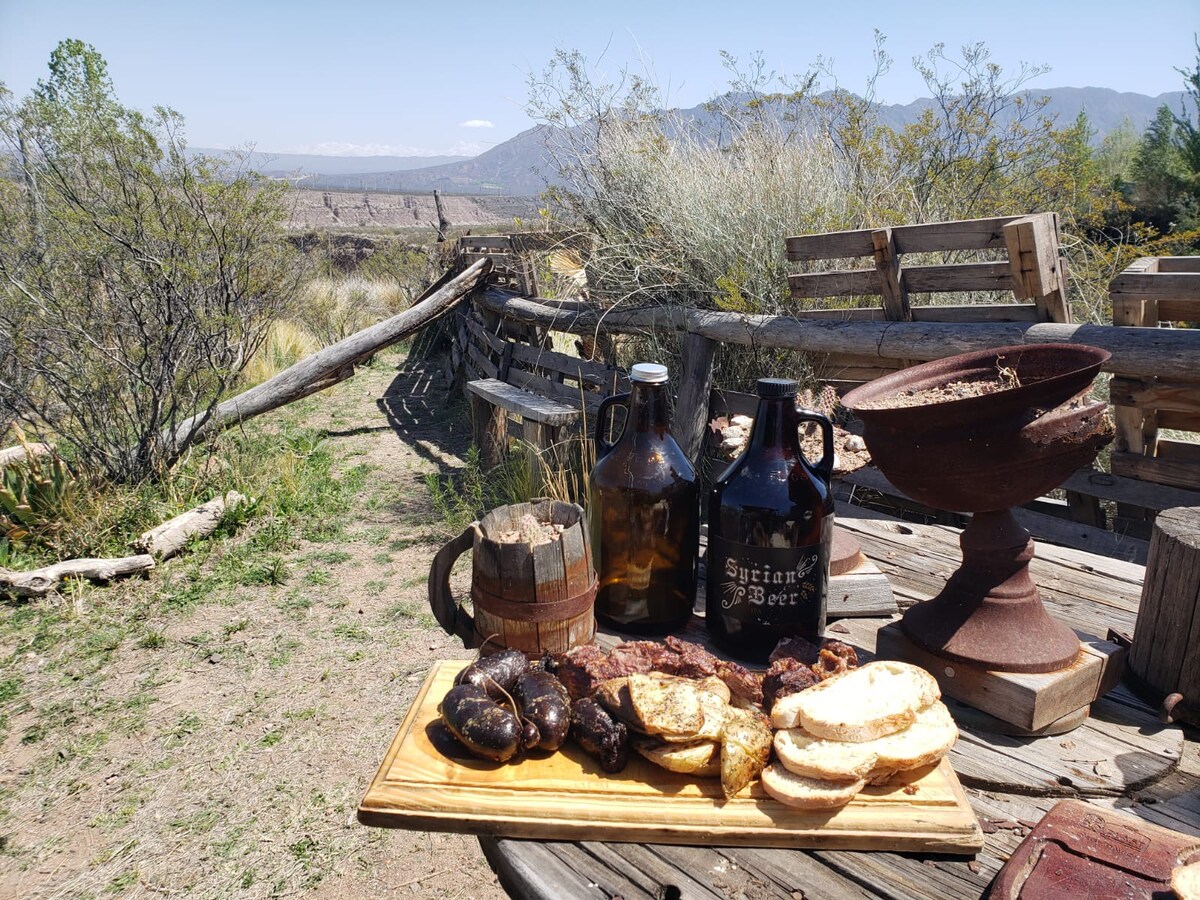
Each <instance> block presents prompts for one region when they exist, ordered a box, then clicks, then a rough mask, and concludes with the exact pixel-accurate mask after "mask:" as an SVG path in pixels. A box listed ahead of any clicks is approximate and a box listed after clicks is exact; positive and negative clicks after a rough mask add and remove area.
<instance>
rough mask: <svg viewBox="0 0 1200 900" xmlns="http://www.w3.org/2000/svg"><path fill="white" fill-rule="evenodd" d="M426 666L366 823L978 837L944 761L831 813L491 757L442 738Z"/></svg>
mask: <svg viewBox="0 0 1200 900" xmlns="http://www.w3.org/2000/svg"><path fill="white" fill-rule="evenodd" d="M462 665H463V663H462V662H461V661H443V662H440V663H437V664H435V666H434V668H433V670H432V671H431V672H430V675H429V677H428V679H427V680H426V682H425V684H424V686H423V687H422V688H421V690H420V692H419V693H418V695H417V698H416V699H415V700H414V702H413V705H412V707H411V709H410V710H409V712H408V715H407V716H406V717H405V720H404V722H403V724H402V725H401V726H400V730H399V731H398V733H397V735H396V738H395V740H393V742H392V745H391V747H390V749H389V750H388V753H387V756H386V757H385V758H384V761H383V764H382V765H381V766H380V768H379V771H378V773H377V774H376V776H375V778H374V780H373V781H372V783H371V786H370V788H369V789H368V790H367V793H366V796H365V797H364V798H363V800H362V803H361V804H360V806H359V809H358V818H359V821H360V822H362V823H363V824H365V825H375V826H384V827H398V828H412V829H420V830H432V831H453V832H461V833H467V834H480V835H505V836H508V837H524V838H552V839H558V840H579V841H591V840H603V841H621V842H635V843H640V842H654V843H660V844H701V845H703V844H716V845H724V846H758V847H791V848H796V847H810V848H829V849H843V850H854V849H856V850H906V851H914V850H923V851H930V852H937V853H955V854H971V853H974V852H976V851H978V850H979V849H980V848H981V847H982V846H983V833H982V831H981V830H980V828H979V824H978V822H977V821H976V819H975V814H974V813H973V812H971V808H970V805H969V804H968V802H967V799H966V795H965V794H964V792H963V789H962V786H961V785H960V784H959V782H958V778H957V777H956V776H955V774H954V770H953V769H952V768H951V767H950V765H949V763H948V762H947V761H946V760H943V761H942V762H941V763H940V764H939V765H937V766H934V767H929V768H926V769H922V770H918V771H916V772H913V773H909V775H908V776H906V777H905V778H904V779H903V780H902V781H900V780H898V781H897V782H896V783H894V784H890V785H886V786H881V787H873V788H868V789H866V790H864V791H862V792H861V793H860V794H859V795H858V797H856V798H855V799H854V800H853V801H851V802H850V803H849V804H848V805H847V806H845V807H843V808H842V809H840V810H834V811H828V810H826V811H806V810H800V809H794V808H792V807H787V806H784V805H782V804H780V803H777V802H776V801H774V800H772V799H771V798H770V797H768V796H767V795H766V794H765V793H764V792H763V791H762V789H761V787H760V786H759V784H758V782H757V781H756V782H754V783H753V784H751V785H750V787H748V788H747V789H746V790H745V791H743V792H742V793H741V794H739V795H738V796H737V797H735V798H733V799H732V800H728V801H726V800H725V799H724V798H723V797H722V796H721V786H720V781H719V780H718V779H702V778H700V779H698V778H689V777H687V776H682V775H676V774H673V773H670V772H667V771H665V770H663V769H660V768H658V767H657V766H654V765H652V764H651V763H649V762H646V761H645V760H642V759H640V758H633V759H631V760H630V763H629V766H628V767H627V768H626V769H625V771H624V772H622V773H620V774H618V775H606V774H605V773H603V772H601V771H600V769H599V767H598V766H597V765H596V764H595V762H594V760H592V759H591V758H590V757H588V756H587V755H585V754H584V753H582V752H581V751H580V750H579V749H578V748H577V747H575V746H574V745H573V744H567V745H566V746H564V748H563V749H562V750H560V751H559V752H558V753H554V754H551V755H549V756H545V757H542V758H528V759H525V760H523V761H521V762H519V763H509V764H495V763H490V762H487V761H484V760H479V759H476V758H474V757H472V756H470V755H469V754H467V753H466V751H464V750H463V749H462V748H461V747H459V746H458V745H457V744H456V743H454V742H453V740H452V739H448V732H446V731H445V730H444V728H443V726H442V724H441V721H440V717H439V716H438V712H437V705H438V702H439V701H440V700H441V698H442V697H443V696H444V695H445V693H446V691H447V690H449V688H450V686H451V684H452V683H453V679H454V675H455V674H456V673H457V672H458V670H459V669H460V668H461V667H462Z"/></svg>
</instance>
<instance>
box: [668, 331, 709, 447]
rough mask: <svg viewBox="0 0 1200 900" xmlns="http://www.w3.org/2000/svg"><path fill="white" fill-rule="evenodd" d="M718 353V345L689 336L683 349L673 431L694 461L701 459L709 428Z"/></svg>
mask: <svg viewBox="0 0 1200 900" xmlns="http://www.w3.org/2000/svg"><path fill="white" fill-rule="evenodd" d="M716 350H717V342H716V341H713V340H709V339H708V338H706V337H701V336H700V335H698V334H685V335H684V336H683V341H682V346H681V347H680V355H681V356H682V357H683V376H682V377H681V378H680V380H679V395H678V402H677V403H676V404H675V421H674V424H673V426H672V429H671V430H672V431H673V432H674V434H675V440H676V441H678V442H679V446H680V448H681V449H682V450H683V453H684V455H685V456H686V457H687V458H688V459H690V460H693V461H694V460H695V459H696V457H697V456H699V455H700V447H701V444H702V442H703V440H704V429H705V428H707V427H708V398H709V394H710V393H711V391H712V364H713V354H714V353H716Z"/></svg>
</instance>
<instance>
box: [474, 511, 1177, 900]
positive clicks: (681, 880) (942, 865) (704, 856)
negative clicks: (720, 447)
mask: <svg viewBox="0 0 1200 900" xmlns="http://www.w3.org/2000/svg"><path fill="white" fill-rule="evenodd" d="M838 515H839V517H838V521H839V523H840V524H841V525H842V526H843V527H845V528H847V529H848V530H850V531H852V532H854V534H855V535H856V536H857V537H858V539H859V540H860V542H861V543H862V546H863V550H864V552H865V553H866V554H867V556H868V557H869V558H870V559H871V560H872V561H874V562H875V563H876V564H877V565H878V566H879V567H880V568H882V569H883V570H884V571H885V572H886V573H887V575H888V577H889V578H890V579H891V581H892V585H893V587H894V589H895V592H896V596H897V599H898V600H899V601H900V605H901V607H902V608H903V607H905V606H907V605H910V604H912V603H914V602H917V601H920V600H924V599H928V598H929V597H931V596H933V595H934V594H936V593H937V592H938V591H939V590H940V589H941V587H942V585H943V584H944V583H945V579H946V577H947V576H948V575H949V574H950V573H951V572H952V571H953V570H954V569H955V568H956V567H957V565H958V562H959V559H960V556H959V550H958V531H957V530H955V529H953V528H948V527H945V526H936V525H932V526H927V525H917V524H913V523H908V522H898V521H895V520H890V519H883V518H872V517H871V516H873V515H874V514H871V513H868V512H867V511H865V510H859V509H856V508H854V507H845V508H843V507H839V511H838ZM1142 576H1143V569H1142V567H1141V566H1138V565H1135V564H1132V563H1127V562H1120V561H1116V560H1112V559H1109V558H1107V557H1102V556H1096V555H1094V554H1090V553H1086V552H1083V551H1079V550H1069V549H1064V548H1059V547H1054V546H1050V545H1044V544H1039V545H1038V550H1037V558H1036V559H1035V560H1034V563H1033V577H1034V579H1035V580H1036V582H1037V584H1038V585H1039V587H1040V588H1041V589H1042V593H1043V596H1044V598H1045V600H1046V604H1047V607H1048V608H1049V609H1050V611H1051V612H1052V613H1054V614H1055V615H1056V616H1058V617H1059V618H1060V619H1062V620H1063V621H1065V622H1066V623H1067V624H1069V625H1071V626H1072V627H1073V628H1076V629H1078V630H1080V631H1084V632H1088V633H1090V634H1098V635H1100V636H1103V635H1105V634H1106V633H1107V631H1108V629H1109V628H1115V629H1117V630H1118V631H1122V632H1125V633H1132V632H1133V626H1134V621H1135V619H1136V613H1137V605H1138V600H1139V596H1140V592H1141V583H1142ZM887 621H888V620H884V619H844V620H842V621H840V622H836V623H833V624H832V625H831V628H830V632H831V636H832V637H837V638H839V639H842V640H848V641H849V642H851V643H854V644H857V645H859V646H860V647H862V648H864V649H866V650H868V651H870V650H873V649H874V635H875V632H876V631H877V630H878V628H879V627H880V626H881V625H883V624H886V622H887ZM697 626H699V627H702V626H700V625H699V622H698V621H696V622H693V626H692V628H691V629H689V630H694V629H695V628H696V627H697ZM610 640H611V638H610ZM960 730H961V737H960V739H959V742H958V745H957V746H956V747H955V749H954V751H953V753H952V756H951V761H952V763H953V765H954V768H955V770H956V771H957V772H958V774H959V777H960V779H961V780H962V782H963V784H964V786H965V787H966V788H967V792H968V795H969V796H970V799H971V805H972V807H973V808H974V810H975V812H976V814H977V815H978V816H979V819H980V822H981V824H982V826H983V830H984V833H985V837H986V844H985V846H984V850H983V851H982V852H981V853H980V854H979V855H978V856H976V857H975V858H974V859H964V858H961V857H948V856H946V857H939V856H930V855H916V854H899V853H891V852H874V853H869V852H857V851H855V852H851V851H840V850H837V851H835V850H814V851H805V850H767V849H752V848H726V847H687V846H672V845H659V844H647V845H643V844H623V843H608V842H567V841H561V842H559V841H530V840H516V839H509V838H492V837H485V838H480V843H481V845H482V847H483V851H484V854H485V855H486V856H487V858H488V860H489V862H490V863H491V865H492V867H493V869H495V871H496V873H497V874H498V876H499V878H500V881H501V883H502V884H503V885H504V887H505V889H506V890H507V891H508V892H509V893H510V894H511V895H512V896H514V897H531V898H545V900H563V898H576V897H579V898H597V900H601V898H614V897H621V898H623V900H637V898H654V900H663V898H687V900H692V898H706V900H717V898H721V900H730V898H753V900H759V898H787V900H798V898H807V900H813V898H819V897H830V898H853V897H887V898H895V900H914V898H930V900H949V898H978V897H980V896H981V895H982V894H983V893H984V891H985V890H986V888H987V886H988V884H989V883H990V882H991V880H992V879H993V878H994V877H995V875H996V872H997V871H998V870H999V869H1000V867H1001V866H1002V865H1003V864H1004V861H1005V860H1007V859H1008V857H1009V855H1010V854H1011V853H1012V852H1013V850H1014V849H1015V848H1016V847H1017V845H1018V844H1019V843H1020V841H1021V839H1022V838H1023V837H1024V836H1025V835H1026V834H1027V833H1028V831H1029V829H1030V828H1031V827H1032V826H1033V825H1034V824H1035V823H1036V822H1037V821H1038V819H1040V818H1041V817H1042V815H1043V813H1045V812H1046V811H1047V810H1048V809H1050V807H1051V806H1053V805H1054V804H1055V803H1056V802H1057V801H1058V800H1059V799H1061V798H1064V797H1078V798H1084V799H1087V800H1089V802H1094V803H1100V804H1104V805H1108V806H1115V807H1117V808H1120V809H1123V810H1125V811H1126V812H1129V813H1132V814H1134V815H1137V816H1139V817H1141V818H1143V819H1145V820H1147V821H1150V822H1154V823H1156V824H1159V825H1163V826H1166V827H1168V828H1173V829H1175V830H1177V831H1182V832H1184V833H1187V834H1192V835H1197V836H1198V837H1200V754H1198V753H1197V744H1196V743H1195V741H1196V734H1195V733H1194V732H1190V731H1189V732H1188V733H1186V734H1185V730H1184V729H1182V728H1180V727H1179V726H1174V725H1173V726H1165V725H1163V724H1161V723H1160V722H1159V720H1158V718H1157V716H1156V715H1155V712H1154V710H1152V709H1151V708H1150V706H1149V705H1147V704H1146V703H1144V702H1143V701H1142V700H1140V699H1139V698H1138V697H1136V696H1135V695H1134V694H1133V693H1131V692H1130V691H1129V689H1128V688H1127V687H1126V686H1124V685H1121V686H1120V687H1118V688H1117V689H1116V690H1114V691H1112V692H1111V693H1110V694H1108V695H1107V696H1106V697H1105V698H1103V699H1102V700H1101V701H1099V702H1097V703H1095V704H1094V705H1093V706H1092V714H1091V717H1090V718H1089V719H1088V721H1087V722H1086V723H1085V724H1084V725H1083V726H1081V727H1080V728H1077V729H1075V730H1074V731H1071V732H1069V733H1067V734H1063V735H1058V736H1054V737H1043V738H1037V739H1024V738H1013V737H1004V736H1000V735H996V734H992V733H988V732H983V731H976V730H973V729H972V728H971V726H970V725H967V724H963V722H962V721H960Z"/></svg>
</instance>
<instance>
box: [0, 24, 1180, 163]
mask: <svg viewBox="0 0 1200 900" xmlns="http://www.w3.org/2000/svg"><path fill="white" fill-rule="evenodd" d="M874 29H879V30H880V31H882V32H883V33H884V34H885V35H886V36H887V44H886V47H887V50H888V52H889V53H890V55H891V56H892V57H893V58H894V60H895V62H894V64H893V66H892V70H891V72H890V73H889V74H888V75H886V76H885V77H884V78H883V79H882V80H881V81H880V83H879V85H878V88H877V95H878V97H879V99H881V100H884V101H886V102H891V103H906V102H909V101H911V100H913V99H915V98H916V97H918V96H921V95H922V94H923V93H924V91H923V85H922V83H921V81H920V79H919V78H918V77H917V75H916V74H915V73H914V72H913V71H912V68H911V64H910V60H911V58H912V57H913V56H914V55H918V54H921V53H924V52H925V51H926V50H928V49H929V48H930V47H931V46H932V45H933V44H935V43H938V42H943V43H945V44H946V45H947V49H948V50H953V49H956V48H957V47H959V46H961V45H963V44H966V43H973V42H976V41H985V42H986V43H987V45H988V47H989V48H990V49H991V50H992V58H993V59H994V60H995V61H996V62H998V63H999V64H1001V65H1002V66H1004V67H1005V69H1006V70H1007V69H1014V70H1015V69H1016V68H1017V66H1018V65H1019V63H1021V62H1028V63H1033V64H1043V63H1044V64H1049V65H1050V66H1051V71H1050V72H1049V73H1048V74H1046V75H1043V76H1041V77H1040V78H1039V79H1037V80H1036V81H1035V82H1033V85H1034V86H1035V87H1042V88H1049V87H1057V86H1064V85H1065V86H1073V87H1083V86H1098V87H1110V88H1114V89H1117V90H1124V91H1136V92H1139V93H1143V94H1150V95H1157V94H1160V93H1163V92H1165V91H1174V90H1179V89H1180V88H1181V84H1182V79H1181V77H1180V76H1179V75H1178V73H1176V72H1175V71H1174V67H1178V66H1187V67H1191V66H1192V65H1193V64H1194V63H1195V57H1196V51H1195V44H1194V41H1193V35H1194V33H1195V32H1197V31H1200V0H1142V2H1138V3H1132V2H1128V0H1126V2H1119V3H1118V2H1108V0H1095V2H1086V3H1084V2H1078V3H1077V2H1060V0H1041V2H1026V0H1006V2H1004V3H1002V4H993V3H982V2H978V0H975V2H967V3H963V2H954V3H945V4H943V3H933V2H919V0H917V2H906V3H888V4H882V3H881V4H873V3H870V2H867V3H863V2H858V3H850V2H845V0H843V2H837V0H825V2H820V3H813V2H806V0H786V2H784V0H780V2H753V0H745V2H736V0H732V2H731V0H725V2H709V0H691V2H652V0H642V2H627V0H608V2H604V3H583V2H578V0H559V2H557V3H553V4H551V3H533V2H522V0H508V2H505V3H499V2H494V0H493V2H489V3H478V2H473V0H463V2H454V0H440V2H435V0H425V2H419V3H415V2H410V0H396V2H390V3H383V2H378V3H371V2H363V0H342V2H339V3H329V2H310V0H291V2H253V0H242V2H228V0H203V2H179V0H156V2H139V0H110V2H104V3H101V2H96V0H91V2H79V0H0V81H3V82H4V83H5V84H6V85H7V86H8V87H9V89H10V90H12V91H13V92H14V93H16V94H18V95H23V94H24V93H25V92H27V91H28V89H29V88H30V87H31V86H32V85H33V84H34V82H35V81H36V80H37V79H38V78H39V77H42V76H43V75H44V74H45V67H46V61H47V59H48V58H49V55H50V51H51V50H52V49H53V47H54V46H55V44H57V42H58V41H59V40H62V39H64V38H68V37H77V38H80V39H82V40H85V41H87V42H89V43H91V44H93V45H95V46H96V47H97V49H99V50H100V52H101V53H102V54H103V55H104V57H105V58H106V59H107V60H108V63H109V69H110V72H111V74H112V76H113V80H114V82H115V84H116V88H117V93H118V96H119V97H120V98H121V99H122V100H123V101H124V102H125V103H126V104H128V105H131V106H136V107H139V108H148V107H150V106H152V105H154V104H165V105H168V106H171V107H173V108H175V109H176V110H178V111H179V112H180V113H182V114H183V115H184V117H185V119H186V121H187V135H188V138H189V141H190V143H192V144H193V145H194V146H202V147H232V146H244V145H246V144H248V143H253V144H255V145H256V146H257V148H258V149H260V150H264V151H270V152H278V153H283V152H331V153H344V154H366V153H377V154H386V153H396V154H402V155H411V154H414V153H431V152H433V153H446V152H479V151H480V150H483V149H486V148H487V147H489V146H492V145H493V144H496V143H500V142H501V141H504V140H507V139H508V138H510V137H512V136H513V135H515V134H516V133H518V132H519V131H522V130H524V129H525V128H528V127H529V126H530V125H531V124H532V123H531V121H530V120H529V118H528V116H527V115H526V114H525V112H524V110H523V107H524V104H525V98H526V94H527V90H526V79H527V77H528V74H529V73H530V72H537V71H540V70H541V69H542V68H543V67H544V66H545V64H546V63H547V62H548V61H549V59H550V58H551V56H552V55H553V53H554V51H555V49H556V48H559V47H563V48H572V49H578V50H580V51H582V52H583V53H584V54H585V55H587V56H588V58H589V59H591V60H593V61H595V60H598V61H599V66H598V67H599V69H600V70H601V72H602V73H605V74H607V75H608V76H609V77H614V76H616V75H617V74H618V73H619V72H620V70H621V69H622V67H626V66H628V67H631V68H635V69H638V70H642V69H649V71H650V72H651V73H652V74H653V75H654V77H655V78H656V80H657V82H658V83H659V85H660V86H661V87H662V88H664V89H665V90H666V91H667V93H668V98H669V100H670V101H671V104H672V105H678V106H694V105H696V104H698V103H701V102H703V101H704V100H706V99H708V98H710V97H711V96H713V95H715V94H717V93H720V92H721V91H722V90H724V89H725V88H726V87H727V84H728V75H727V72H726V70H725V69H724V68H723V66H722V63H721V57H720V51H722V50H726V51H728V52H729V53H731V54H733V56H735V57H738V58H739V59H742V60H747V59H749V58H750V57H751V56H752V55H753V54H754V53H756V52H761V53H762V54H763V57H764V58H765V60H766V62H767V64H768V65H769V66H770V67H771V68H773V69H776V70H779V71H783V72H787V73H797V72H802V71H804V70H806V69H807V68H808V66H809V65H810V64H811V63H812V62H813V61H814V60H816V59H817V58H818V57H824V58H826V59H830V60H832V67H833V71H834V72H835V73H836V75H837V78H838V81H839V83H840V84H842V85H843V86H844V87H847V88H850V89H851V90H856V89H861V88H862V86H863V84H864V81H865V79H866V77H867V75H868V73H869V71H870V69H871V51H872V48H873V46H874V38H873V32H874Z"/></svg>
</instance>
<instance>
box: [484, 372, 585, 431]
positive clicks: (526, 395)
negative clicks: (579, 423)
mask: <svg viewBox="0 0 1200 900" xmlns="http://www.w3.org/2000/svg"><path fill="white" fill-rule="evenodd" d="M467 390H468V391H470V392H471V393H472V394H475V395H476V396H477V397H481V398H483V399H484V400H486V401H487V402H488V403H490V404H492V405H493V406H498V407H500V408H501V409H503V410H505V411H506V412H510V413H513V414H515V415H518V416H520V417H521V418H522V419H532V420H533V421H535V422H541V423H542V424H543V425H555V426H559V425H569V424H571V423H572V422H574V421H575V420H576V419H578V418H579V410H578V409H577V408H575V407H571V406H567V405H566V404H563V403H559V402H557V401H556V400H551V399H549V398H548V397H542V396H541V395H539V394H534V393H531V392H529V391H526V390H522V389H521V388H519V387H515V386H514V385H511V384H509V383H508V382H505V381H500V380H499V379H497V378H483V379H479V380H477V381H468V382H467Z"/></svg>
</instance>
